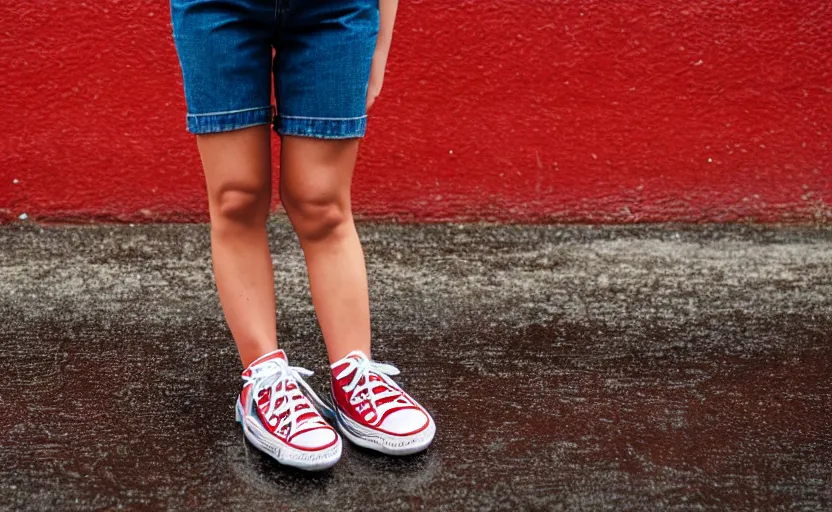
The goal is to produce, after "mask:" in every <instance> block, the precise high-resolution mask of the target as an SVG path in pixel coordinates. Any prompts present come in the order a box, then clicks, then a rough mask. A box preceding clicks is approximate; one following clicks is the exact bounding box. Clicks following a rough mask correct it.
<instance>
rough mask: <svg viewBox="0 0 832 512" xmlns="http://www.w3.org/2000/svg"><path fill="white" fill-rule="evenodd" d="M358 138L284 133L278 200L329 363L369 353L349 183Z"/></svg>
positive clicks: (365, 300)
mask: <svg viewBox="0 0 832 512" xmlns="http://www.w3.org/2000/svg"><path fill="white" fill-rule="evenodd" d="M358 142H359V140H358V139H345V140H322V139H315V138H304V137H292V136H285V137H283V143H282V149H281V156H280V160H281V167H280V198H281V201H282V202H283V206H284V208H285V209H286V213H287V214H288V215H289V220H290V221H291V223H292V226H293V227H294V228H295V232H296V233H297V235H298V238H299V239H300V244H301V247H302V249H303V254H304V256H305V258H306V267H307V269H308V272H309V285H310V288H311V291H312V303H313V304H314V306H315V312H316V313H317V315H318V323H319V324H320V326H321V332H322V333H323V336H324V341H325V342H326V348H327V352H328V353H329V360H330V362H335V361H337V360H339V359H341V358H343V357H344V356H346V355H347V354H349V353H350V352H352V351H353V350H362V351H364V353H365V354H367V356H370V301H369V296H368V292H367V272H366V269H365V263H364V252H363V251H362V249H361V242H360V241H359V240H358V233H357V232H356V230H355V224H354V222H353V217H352V210H351V205H350V184H351V182H352V173H353V169H354V168H355V159H356V156H357V154H358Z"/></svg>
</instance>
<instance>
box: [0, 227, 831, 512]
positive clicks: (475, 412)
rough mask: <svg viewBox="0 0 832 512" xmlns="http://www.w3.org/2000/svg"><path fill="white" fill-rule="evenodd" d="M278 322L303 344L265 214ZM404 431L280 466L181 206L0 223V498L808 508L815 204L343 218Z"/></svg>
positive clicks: (825, 315)
mask: <svg viewBox="0 0 832 512" xmlns="http://www.w3.org/2000/svg"><path fill="white" fill-rule="evenodd" d="M270 229H271V234H272V236H271V243H272V249H273V257H274V261H275V265H276V269H275V274H276V279H277V293H278V311H279V313H278V315H279V337H280V342H281V345H282V346H283V347H284V348H285V349H286V350H287V352H288V353H289V355H290V357H291V360H292V362H293V364H297V365H300V366H304V367H307V368H310V369H313V370H318V371H319V372H321V373H320V374H319V375H315V376H314V377H312V378H311V379H310V382H311V383H312V385H313V386H315V387H317V388H318V389H320V390H323V389H325V388H326V385H327V383H326V380H325V379H324V375H325V373H326V360H325V357H326V356H325V351H324V348H323V343H322V341H321V336H320V332H319V330H318V327H317V324H316V321H315V317H314V313H313V310H312V305H311V301H310V298H309V295H308V291H307V289H306V274H305V270H304V267H303V258H302V254H301V252H300V250H299V248H298V247H297V242H296V239H295V237H294V235H293V234H292V233H291V230H290V229H289V226H288V224H287V223H286V222H285V221H284V220H282V219H280V218H277V219H276V220H275V221H274V222H273V223H272V224H271V225H270ZM359 232H360V234H361V236H362V240H363V242H364V245H365V250H366V252H367V260H368V268H369V274H370V288H371V303H372V314H373V325H374V331H373V336H374V347H375V348H374V350H375V356H376V359H379V360H384V361H390V362H393V363H394V364H396V365H397V366H399V368H401V369H402V370H403V375H402V378H401V379H400V381H402V382H403V383H404V384H405V387H406V389H408V390H409V391H411V392H412V394H413V395H414V396H416V397H417V398H419V399H420V400H421V401H422V402H423V404H424V405H426V406H427V407H428V408H429V409H430V410H431V411H432V412H433V413H434V414H435V418H436V421H437V424H438V428H439V432H438V435H437V439H436V441H435V443H434V445H433V446H432V447H431V448H430V449H429V450H428V451H427V452H425V453H423V454H419V455H415V456H410V457H407V458H402V459H395V458H390V457H386V456H382V455H376V454H374V453H372V452H369V451H366V450H362V449H357V448H355V447H353V446H349V445H345V449H344V456H343V458H342V460H341V462H340V463H339V464H338V465H337V466H336V467H335V468H333V469H332V470H330V471H327V472H324V473H318V474H305V473H301V472H298V471H294V470H290V469H285V468H283V467H281V466H279V465H277V464H276V463H273V462H271V460H270V459H268V458H267V457H266V456H264V455H261V454H259V453H258V452H257V451H256V450H254V449H253V448H252V447H251V446H250V445H248V444H247V443H246V442H245V441H244V440H243V437H242V434H241V432H240V429H239V426H238V425H237V424H236V423H235V422H234V412H233V403H234V398H235V394H236V393H237V391H238V389H239V386H240V380H239V370H240V368H239V362H238V360H237V357H236V353H235V351H234V347H233V344H232V340H231V338H230V335H229V333H228V330H227V328H226V326H225V324H224V321H223V318H222V313H221V310H220V307H219V303H218V300H217V297H216V292H215V289H214V285H213V280H212V275H211V267H210V259H209V239H208V228H207V226H205V225H142V226H133V227H131V226H127V225H117V226H112V225H105V226H69V227H39V226H35V225H13V226H6V227H3V228H0V319H1V320H2V322H1V323H0V344H2V351H1V352H0V371H2V375H3V379H2V381H0V406H1V407H2V410H3V414H2V415H0V432H2V438H0V508H3V509H9V510H51V509H55V510H117V509H127V510H159V509H171V510H185V509H194V510H196V509H202V510H247V511H248V510H261V509H264V507H270V508H269V510H289V509H305V510H320V509H325V508H332V509H345V510H349V509H361V510H412V509H424V510H433V509H440V510H442V509H444V510H461V509H476V510H509V509H514V510H561V509H568V510H600V509H607V510H622V509H638V510H725V509H729V508H730V509H737V510H747V509H798V510H823V509H829V508H830V507H832V411H831V410H830V405H831V404H832V383H830V375H832V227H825V228H823V227H742V226H732V227H713V226H702V227H680V226H653V227H608V228H597V227H595V228H593V227H564V226H537V227H530V226H525V227H521V226H514V227H511V226H489V225H468V226H457V225H421V226H397V225H374V224H361V225H360V226H359Z"/></svg>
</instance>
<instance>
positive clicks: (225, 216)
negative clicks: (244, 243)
mask: <svg viewBox="0 0 832 512" xmlns="http://www.w3.org/2000/svg"><path fill="white" fill-rule="evenodd" d="M212 202H213V203H214V204H213V205H212V206H213V207H212V208H211V210H212V211H211V221H212V222H211V223H212V225H213V226H214V227H215V228H216V227H218V228H222V227H224V226H230V225H245V226H253V225H260V224H263V225H265V223H266V220H267V219H268V216H269V206H270V198H269V194H268V191H267V190H257V189H246V188H228V189H225V190H223V191H221V192H219V193H218V194H216V196H215V197H214V199H213V201H212Z"/></svg>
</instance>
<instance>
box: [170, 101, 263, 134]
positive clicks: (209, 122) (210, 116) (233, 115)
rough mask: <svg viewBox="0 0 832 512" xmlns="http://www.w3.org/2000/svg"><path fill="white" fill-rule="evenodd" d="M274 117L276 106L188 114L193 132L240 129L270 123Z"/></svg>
mask: <svg viewBox="0 0 832 512" xmlns="http://www.w3.org/2000/svg"><path fill="white" fill-rule="evenodd" d="M273 119H274V107H273V106H268V107H255V108H246V109H241V110H231V111H227V112H209V113H206V114H188V115H187V116H186V120H187V129H188V131H189V132H191V133H193V134H203V133H218V132H227V131H231V130H239V129H241V128H248V127H250V126H257V125H261V124H270V123H271V122H272V121H273Z"/></svg>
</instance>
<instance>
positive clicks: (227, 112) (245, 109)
mask: <svg viewBox="0 0 832 512" xmlns="http://www.w3.org/2000/svg"><path fill="white" fill-rule="evenodd" d="M271 108H272V107H271V105H269V106H268V107H254V108H243V109H240V110H226V111H224V112H208V113H207V114H188V117H205V116H218V115H222V114H237V113H240V112H251V111H253V110H265V109H271Z"/></svg>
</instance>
